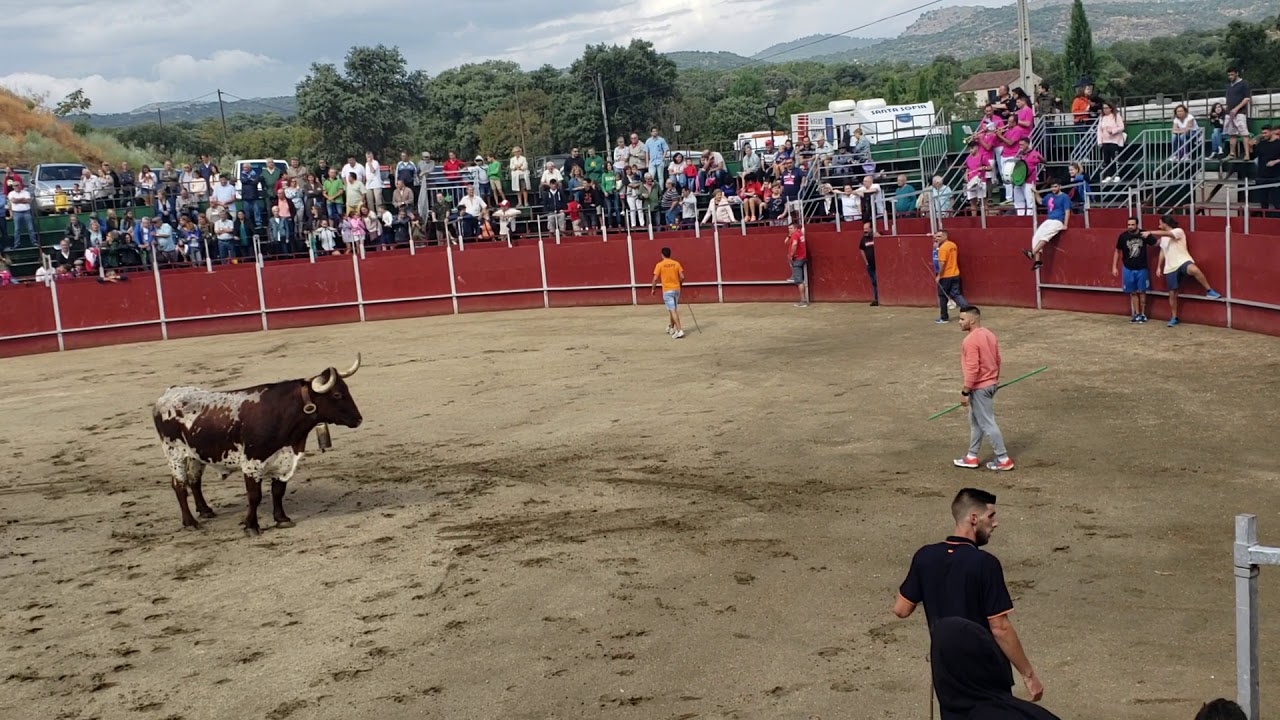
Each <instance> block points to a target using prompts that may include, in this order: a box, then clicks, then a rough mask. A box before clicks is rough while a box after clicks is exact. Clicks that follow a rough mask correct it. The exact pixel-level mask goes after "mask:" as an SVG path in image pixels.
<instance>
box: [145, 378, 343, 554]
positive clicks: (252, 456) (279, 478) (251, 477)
mask: <svg viewBox="0 0 1280 720" xmlns="http://www.w3.org/2000/svg"><path fill="white" fill-rule="evenodd" d="M359 369H360V355H359V354H358V353H357V355H356V361H355V364H354V365H352V366H351V367H350V368H349V369H347V370H336V369H334V368H332V367H331V368H327V369H325V370H324V371H323V372H321V373H320V374H319V375H316V376H315V377H312V378H308V379H303V380H286V381H284V382H278V383H270V384H267V385H255V386H253V387H248V388H244V389H241V390H229V391H225V392H219V391H212V390H202V389H200V388H194V387H171V388H169V389H168V390H167V391H165V393H164V394H163V395H161V396H160V399H158V400H156V403H155V407H154V408H153V410H152V417H153V419H154V420H155V424H156V432H157V433H159V435H160V442H161V444H162V445H163V447H164V455H165V458H167V459H168V461H169V471H170V473H171V474H172V476H173V492H174V495H176V496H177V498H178V509H179V510H181V511H182V527H183V529H184V530H185V529H195V528H199V527H200V523H199V522H197V521H196V519H195V517H193V516H192V515H191V509H190V507H188V505H187V492H188V490H190V493H191V495H192V496H194V498H195V504H196V512H197V513H199V516H200V517H201V518H204V519H207V518H212V517H214V513H213V509H212V508H210V507H209V503H207V502H205V499H204V493H203V491H202V490H201V487H200V482H201V479H202V477H203V475H204V469H205V467H206V466H212V467H213V468H214V469H215V470H217V471H218V473H219V474H220V475H221V478H222V479H223V480H225V479H226V478H227V476H228V475H231V474H232V473H234V472H236V471H237V470H239V471H240V472H241V473H242V474H243V475H244V486H245V491H246V492H247V493H248V496H249V510H248V513H247V514H246V515H245V519H244V522H243V523H242V524H243V525H244V528H245V532H246V533H249V534H252V535H257V534H258V533H259V532H260V528H259V527H258V503H259V502H261V500H262V481H263V479H267V478H269V479H270V480H271V510H272V517H273V518H274V519H275V522H276V526H277V527H286V528H287V527H293V521H292V520H290V519H289V516H288V515H286V514H285V512H284V493H285V489H286V487H287V483H288V482H289V479H290V478H292V477H293V473H294V472H295V471H296V470H297V469H298V461H299V460H301V459H302V456H303V454H304V452H305V450H306V447H307V435H309V434H310V433H311V431H312V430H313V429H315V427H316V426H317V425H321V424H322V423H333V424H335V425H344V426H346V427H349V428H356V427H359V426H360V423H361V422H362V421H363V418H362V417H361V416H360V410H359V409H358V408H357V407H356V403H355V400H353V399H352V397H351V394H350V392H349V391H348V390H347V384H346V382H345V380H346V378H349V377H351V376H352V375H354V374H355V372H356V371H357V370H359ZM321 449H323V447H322V448H321Z"/></svg>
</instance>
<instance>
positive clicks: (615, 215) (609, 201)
mask: <svg viewBox="0 0 1280 720" xmlns="http://www.w3.org/2000/svg"><path fill="white" fill-rule="evenodd" d="M621 209H622V208H621V205H620V204H619V202H618V196H617V194H616V193H606V194H605V196H604V219H605V222H606V223H608V224H609V226H610V227H618V225H620V224H621V222H622V216H621Z"/></svg>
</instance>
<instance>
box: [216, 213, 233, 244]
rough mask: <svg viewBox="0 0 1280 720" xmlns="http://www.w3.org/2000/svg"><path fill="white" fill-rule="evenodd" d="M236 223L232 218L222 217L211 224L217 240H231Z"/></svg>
mask: <svg viewBox="0 0 1280 720" xmlns="http://www.w3.org/2000/svg"><path fill="white" fill-rule="evenodd" d="M235 229H236V224H235V221H234V220H228V219H226V218H223V219H222V220H219V221H218V222H216V223H214V224H213V232H214V234H215V235H217V236H218V239H219V240H231V239H232V238H233V237H234V236H233V235H232V233H234V232H235Z"/></svg>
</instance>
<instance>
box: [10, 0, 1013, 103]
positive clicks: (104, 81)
mask: <svg viewBox="0 0 1280 720" xmlns="http://www.w3.org/2000/svg"><path fill="white" fill-rule="evenodd" d="M927 1H928V0H882V1H881V2H877V3H874V4H871V5H860V6H858V7H860V8H862V9H860V10H858V11H856V12H853V11H851V9H852V7H854V6H852V5H850V4H849V2H848V0H644V2H639V3H624V2H619V1H618V0H580V1H579V2H576V3H574V2H529V1H528V0H466V1H465V2H464V1H454V0H425V1H424V0H361V1H360V2H357V3H355V4H351V3H343V2H319V3H307V2H302V3H300V2H297V1H296V0H293V1H291V2H284V1H283V0H164V1H163V2H155V1H154V0H150V1H148V2H143V0H58V1H57V2H52V3H39V2H35V3H33V2H29V0H0V17H4V18H5V23H4V27H5V32H4V37H5V42H6V45H7V48H6V49H7V52H6V53H5V63H4V68H3V69H2V70H0V72H3V73H6V74H4V75H0V85H3V86H5V87H8V88H10V89H13V90H17V91H19V92H29V91H34V92H43V93H47V94H48V96H49V99H50V100H49V101H50V103H53V102H56V101H57V100H58V99H60V98H62V97H63V96H65V95H66V94H67V93H69V92H71V91H73V90H75V89H76V88H84V90H85V93H86V94H87V95H88V96H89V98H90V99H91V100H92V101H93V112H98V113H104V112H125V111H128V110H132V109H134V108H136V107H139V106H142V105H145V104H147V103H152V102H161V101H181V100H189V99H193V98H197V97H201V96H205V95H207V94H209V93H212V92H213V91H215V90H217V89H218V88H221V89H222V90H224V91H226V92H228V93H231V94H233V95H236V96H239V97H243V98H254V97H267V96H274V95H287V94H292V92H293V89H294V86H295V85H296V83H297V81H298V80H299V79H301V78H302V77H303V76H305V75H306V73H307V70H308V68H309V67H310V65H311V63H312V62H334V63H339V64H340V63H341V62H342V58H343V56H344V55H345V53H346V51H347V49H348V48H350V47H351V46H353V45H376V44H378V43H383V44H388V45H398V46H399V47H400V48H401V50H402V51H403V52H404V54H405V56H406V58H407V59H408V61H409V64H410V67H412V68H422V69H425V70H426V71H428V72H429V73H431V74H433V75H434V74H435V73H437V72H439V71H441V70H444V69H446V68H449V67H454V66H457V65H460V64H463V63H467V62H477V61H482V60H486V59H490V58H499V59H507V60H514V61H517V62H519V63H520V64H521V65H523V66H524V67H525V68H527V69H531V68H535V67H537V66H539V65H541V64H543V63H552V64H554V65H557V66H567V65H568V64H569V63H570V62H572V61H573V59H574V58H576V57H578V56H580V55H581V53H582V48H583V46H584V45H587V44H596V43H601V42H605V43H616V44H626V43H627V42H628V41H629V40H630V38H632V37H640V38H644V39H646V40H649V41H651V42H653V43H654V45H656V46H657V48H658V50H659V51H672V50H728V51H731V52H736V53H739V54H742V55H752V54H754V53H757V52H759V51H760V50H763V49H764V48H766V47H768V46H770V45H772V44H774V43H778V42H786V41H789V40H794V39H796V38H799V37H803V36H806V35H811V34H814V33H820V32H839V31H841V30H846V29H848V28H852V27H854V26H856V25H861V24H863V23H867V22H871V21H874V20H877V19H880V18H884V17H886V16H888V15H891V14H893V13H896V12H900V11H903V10H907V9H909V8H913V7H916V6H918V5H921V4H923V3H924V2H927ZM956 4H986V5H1000V4H1007V2H1006V1H1003V0H942V2H941V3H940V4H939V5H934V6H933V7H940V6H942V5H956ZM870 8H874V11H872V10H871V9H870ZM917 15H919V12H913V13H910V14H908V15H906V16H904V17H901V18H895V19H892V20H888V21H885V22H883V23H880V24H877V25H875V26H873V27H870V28H867V29H866V30H862V31H859V32H857V33H854V34H855V35H864V36H874V37H887V36H893V35H896V34H898V33H899V32H901V31H902V29H903V28H905V27H906V26H907V25H908V24H909V23H910V22H911V20H913V19H914V18H915V16H917Z"/></svg>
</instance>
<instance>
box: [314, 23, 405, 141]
mask: <svg viewBox="0 0 1280 720" xmlns="http://www.w3.org/2000/svg"><path fill="white" fill-rule="evenodd" d="M424 81H425V75H424V74H423V73H421V71H414V72H409V70H408V67H407V64H406V63H405V59H404V55H402V54H401V53H400V50H399V48H388V47H386V46H384V45H378V46H376V47H354V48H352V49H351V50H350V52H348V53H347V58H346V61H345V62H344V63H343V72H342V73H339V72H338V69H337V68H336V67H334V66H333V65H331V64H315V65H312V66H311V74H310V75H308V76H307V77H306V78H303V80H302V81H301V82H299V83H298V88H297V96H298V119H299V120H300V121H301V122H302V124H303V125H305V126H306V127H309V128H311V129H313V130H315V131H317V132H318V133H319V138H320V140H319V142H320V149H321V150H322V151H324V152H326V153H327V154H329V156H331V157H338V156H343V155H347V154H350V153H354V152H358V151H359V150H366V149H368V150H373V151H374V152H376V153H379V154H381V155H385V154H386V153H385V151H387V150H388V149H389V148H391V147H392V146H393V145H395V144H398V143H399V142H402V141H403V140H404V139H405V134H406V132H407V131H408V130H409V128H410V126H411V119H412V118H413V117H415V116H416V115H417V114H418V113H419V112H420V111H421V110H422V109H423V108H422V104H421V102H420V98H421V94H420V92H419V91H420V89H421V87H422V84H423V82H424Z"/></svg>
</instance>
